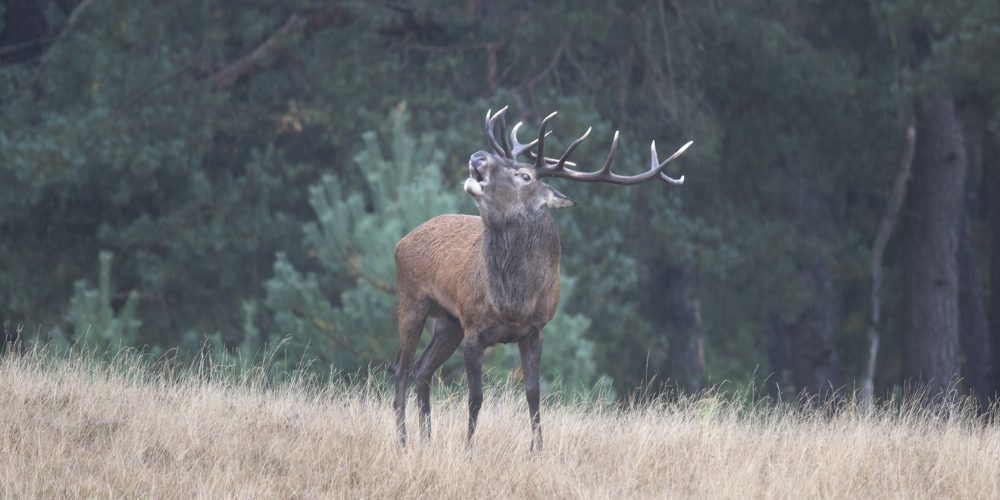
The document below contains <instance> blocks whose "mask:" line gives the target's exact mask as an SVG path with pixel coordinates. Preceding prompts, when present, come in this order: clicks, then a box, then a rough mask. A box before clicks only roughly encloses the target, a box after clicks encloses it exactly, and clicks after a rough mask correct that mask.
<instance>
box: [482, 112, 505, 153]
mask: <svg viewBox="0 0 1000 500" xmlns="http://www.w3.org/2000/svg"><path fill="white" fill-rule="evenodd" d="M506 112H507V106H504V107H502V108H500V109H499V110H498V111H497V112H496V113H493V110H492V109H491V110H488V111H486V141H487V142H488V143H489V144H490V147H492V148H493V151H495V152H496V153H497V154H499V155H504V156H506V157H508V158H510V156H509V155H508V151H507V150H506V149H504V147H503V146H502V145H501V144H500V142H499V141H497V138H496V137H495V136H494V135H493V124H494V123H495V122H496V120H497V118H500V117H501V116H503V114H504V113H506Z"/></svg>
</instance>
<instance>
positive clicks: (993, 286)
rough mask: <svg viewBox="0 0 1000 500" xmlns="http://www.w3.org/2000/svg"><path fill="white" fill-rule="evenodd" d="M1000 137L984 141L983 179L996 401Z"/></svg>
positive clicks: (999, 391)
mask: <svg viewBox="0 0 1000 500" xmlns="http://www.w3.org/2000/svg"><path fill="white" fill-rule="evenodd" d="M998 155H1000V138H997V137H996V136H995V135H993V134H987V137H986V139H985V140H984V142H983V177H984V178H985V181H986V185H987V189H988V190H989V191H988V192H989V196H988V197H987V201H986V204H987V211H988V213H989V221H988V222H989V230H990V241H989V249H990V253H989V255H990V260H989V266H990V270H989V272H990V274H989V276H990V293H989V314H990V316H989V329H990V343H991V344H992V347H993V349H992V352H993V361H994V362H993V375H992V378H993V391H992V394H991V395H990V397H991V398H992V399H993V400H996V399H998V397H1000V156H998Z"/></svg>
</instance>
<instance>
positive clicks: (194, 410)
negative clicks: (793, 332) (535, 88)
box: [0, 354, 1000, 499]
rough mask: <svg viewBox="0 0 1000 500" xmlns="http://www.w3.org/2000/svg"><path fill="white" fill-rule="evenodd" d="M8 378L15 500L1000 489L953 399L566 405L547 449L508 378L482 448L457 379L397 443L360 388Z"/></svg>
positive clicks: (882, 494)
mask: <svg viewBox="0 0 1000 500" xmlns="http://www.w3.org/2000/svg"><path fill="white" fill-rule="evenodd" d="M188 371H189V372H190V370H188ZM0 377H2V380H3V383H2V388H0V491H2V493H3V495H4V497H8V498H11V497H13V498H25V497H44V498H51V497H98V498H100V497H132V498H134V497H142V498H190V497H201V498H385V497H389V498H435V499H436V498H463V499H465V498H581V497H582V498H618V499H624V498H875V497H877V498H1000V428H998V426H997V425H995V424H991V425H984V424H982V423H979V422H978V421H976V420H975V419H973V418H971V417H969V416H968V415H967V414H966V413H964V412H962V411H960V410H958V409H957V407H955V406H951V407H949V408H947V409H942V410H939V411H936V412H928V411H924V410H916V409H905V408H904V409H903V410H899V409H898V408H897V410H888V409H883V410H880V411H878V412H876V413H875V414H874V415H872V416H865V415H864V414H863V413H862V412H860V411H859V410H857V409H856V408H852V407H851V406H850V405H847V406H846V407H844V408H841V409H840V410H839V411H837V412H834V413H832V414H831V413H830V412H820V411H807V410H802V409H801V408H799V409H795V408H786V409H783V410H774V409H764V408H762V407H761V408H758V409H746V408H745V407H741V406H740V405H738V404H734V403H726V402H723V401H722V400H721V399H720V398H714V397H702V398H700V399H697V400H692V401H686V402H682V403H670V404H666V403H664V404H655V405H646V406H643V407H642V408H636V409H629V410H622V409H619V408H617V407H614V406H611V405H598V404H590V405H583V404H571V403H565V402H562V403H560V402H558V401H552V400H551V398H550V400H549V401H546V404H545V405H544V407H543V415H542V417H543V424H544V426H545V427H544V428H545V446H546V447H545V450H544V451H543V452H541V453H534V454H531V453H529V452H528V442H529V431H528V419H527V410H526V408H525V406H526V405H525V404H524V403H523V402H522V397H521V395H520V394H519V393H517V392H513V391H510V390H502V389H494V390H492V391H491V392H490V393H488V394H487V397H486V402H485V404H484V406H483V412H482V415H481V417H480V428H479V433H478V434H477V438H476V442H475V444H474V446H473V447H472V448H471V449H466V447H465V443H464V430H465V419H466V411H465V404H464V399H463V397H462V394H461V393H460V392H453V393H448V392H446V391H442V393H441V394H438V396H437V397H436V399H435V401H434V404H435V407H434V410H435V413H434V416H435V421H434V431H435V438H434V440H433V442H431V443H419V442H416V443H415V445H411V446H409V447H407V448H405V449H400V448H399V447H397V446H396V443H395V440H394V435H393V424H392V414H391V412H392V410H391V405H390V404H389V401H388V398H387V397H386V396H385V394H383V392H382V391H381V390H378V389H375V388H373V387H368V388H366V387H365V386H364V385H363V384H362V385H360V386H354V387H352V388H345V387H340V386H337V387H334V386H327V387H319V386H317V384H310V383H307V382H293V383H289V384H286V385H283V386H281V387H277V388H269V389H267V388H264V387H263V386H261V385H260V384H255V383H253V382H252V381H244V382H226V381H225V380H226V379H225V378H224V377H212V376H207V377H199V376H196V375H192V374H191V373H187V374H181V375H177V372H176V371H169V372H156V371H153V370H151V369H148V368H143V367H142V366H140V363H138V362H136V361H128V360H125V361H122V360H119V361H117V362H116V363H114V364H113V365H112V366H110V367H108V366H107V365H101V364H99V363H94V362H88V361H85V360H83V358H80V359H75V360H70V361H58V362H55V361H51V360H48V359H47V358H46V357H44V356H39V355H32V354H29V355H26V356H21V357H13V356H8V357H6V358H4V359H3V360H2V361H0ZM415 413H416V411H415V409H414V408H413V407H412V406H411V409H410V411H409V416H410V430H411V435H412V434H414V433H415V432H416V422H415V418H413V417H414V415H413V414H415Z"/></svg>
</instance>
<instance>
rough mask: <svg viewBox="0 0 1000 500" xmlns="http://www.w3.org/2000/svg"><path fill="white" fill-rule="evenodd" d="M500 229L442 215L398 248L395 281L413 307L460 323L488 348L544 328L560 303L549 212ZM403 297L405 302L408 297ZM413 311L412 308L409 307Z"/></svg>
mask: <svg viewBox="0 0 1000 500" xmlns="http://www.w3.org/2000/svg"><path fill="white" fill-rule="evenodd" d="M538 218H539V219H541V220H538V221H535V220H526V221H524V222H522V223H519V224H511V225H508V226H505V227H501V228H491V227H489V226H487V225H485V224H484V223H483V221H482V218H480V217H476V216H471V215H440V216H438V217H435V218H433V219H431V220H429V221H427V222H425V223H423V224H421V225H420V226H418V227H417V228H416V229H414V230H413V231H412V232H410V233H409V234H407V235H406V236H405V237H404V238H403V239H402V240H400V241H399V243H398V244H397V245H396V269H397V272H396V284H397V285H396V286H397V289H398V291H399V297H400V301H405V302H407V305H414V304H417V303H419V302H426V303H427V306H426V307H427V315H428V316H430V317H432V318H441V317H445V316H450V317H452V318H455V319H456V320H458V321H459V323H460V324H461V326H462V330H463V334H464V335H463V338H464V337H465V336H468V335H473V334H475V335H479V336H480V338H479V339H478V340H479V341H480V342H482V343H483V345H484V347H489V346H492V345H494V344H497V343H507V342H512V341H514V340H517V339H519V338H521V337H524V336H526V335H528V334H530V333H531V332H533V331H538V330H540V329H541V327H542V326H544V325H545V324H546V323H548V321H549V320H550V319H552V316H553V315H554V314H555V310H556V305H557V304H558V303H559V256H560V245H559V235H558V233H557V232H556V227H555V222H554V221H553V220H552V217H551V216H550V215H549V214H548V213H547V212H540V214H539V215H538ZM404 297H405V299H404ZM407 310H409V309H407Z"/></svg>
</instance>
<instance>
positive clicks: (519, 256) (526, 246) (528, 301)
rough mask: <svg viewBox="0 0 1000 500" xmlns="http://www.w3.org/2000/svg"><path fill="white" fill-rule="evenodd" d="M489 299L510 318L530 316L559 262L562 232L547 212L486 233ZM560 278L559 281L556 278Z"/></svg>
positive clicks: (485, 250) (502, 225)
mask: <svg viewBox="0 0 1000 500" xmlns="http://www.w3.org/2000/svg"><path fill="white" fill-rule="evenodd" d="M483 246H484V248H483V251H484V254H485V257H486V272H487V281H488V282H489V288H490V296H491V297H492V299H493V302H494V303H495V304H496V306H497V308H498V309H499V311H500V312H501V313H502V314H503V315H504V316H507V317H515V318H516V317H518V316H521V315H524V314H528V313H530V312H531V311H530V310H529V309H533V307H532V306H533V305H534V304H535V302H536V299H537V296H538V293H539V290H542V289H544V287H545V285H546V284H547V283H548V281H549V280H550V279H552V276H551V274H552V272H553V265H552V264H554V263H558V261H559V252H560V249H559V233H558V232H557V231H556V226H555V222H553V220H552V216H551V215H549V213H548V212H547V211H545V210H539V211H538V212H536V213H533V214H529V215H528V216H526V217H523V218H518V219H516V220H513V221H508V222H506V223H504V224H500V225H496V226H494V227H491V225H489V224H487V225H486V229H485V230H484V238H483ZM557 279H558V278H557Z"/></svg>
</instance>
